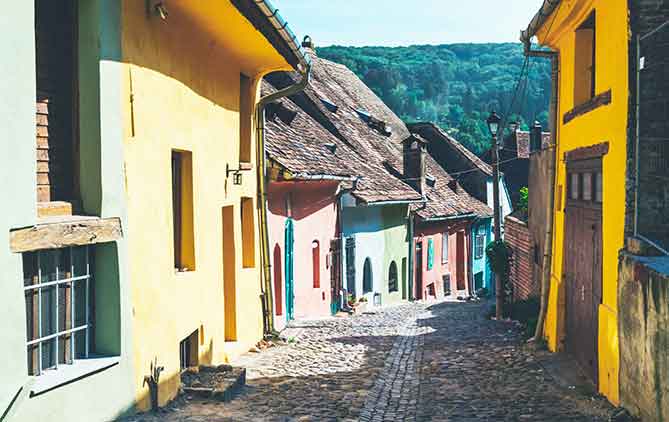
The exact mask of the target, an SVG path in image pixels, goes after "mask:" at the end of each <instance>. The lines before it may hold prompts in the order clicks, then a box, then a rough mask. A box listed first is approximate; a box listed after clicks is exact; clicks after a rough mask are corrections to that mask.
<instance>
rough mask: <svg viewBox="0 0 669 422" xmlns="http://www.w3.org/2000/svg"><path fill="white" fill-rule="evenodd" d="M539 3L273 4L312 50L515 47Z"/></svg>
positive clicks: (325, 0) (361, 0) (333, 0)
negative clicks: (461, 45)
mask: <svg viewBox="0 0 669 422" xmlns="http://www.w3.org/2000/svg"><path fill="white" fill-rule="evenodd" d="M542 2H543V1H542V0H272V4H273V5H274V6H275V7H277V8H278V9H279V13H280V14H281V16H282V17H283V18H284V19H285V20H286V21H288V25H289V26H290V28H291V29H292V30H293V32H295V34H296V35H297V36H298V37H299V38H300V39H302V37H303V36H304V35H310V36H311V37H312V38H313V41H314V43H315V44H316V46H319V47H324V46H328V45H346V46H370V45H375V46H404V45H412V44H451V43H460V42H467V43H469V42H471V43H482V42H517V41H518V38H519V35H520V30H521V29H524V28H526V27H527V24H528V23H529V22H530V20H531V19H532V16H534V14H535V13H536V12H537V11H538V10H539V8H540V7H541V4H542Z"/></svg>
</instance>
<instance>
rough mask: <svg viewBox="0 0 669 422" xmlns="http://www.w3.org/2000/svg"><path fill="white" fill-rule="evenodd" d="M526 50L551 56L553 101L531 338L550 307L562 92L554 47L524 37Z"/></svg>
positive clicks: (540, 331)
mask: <svg viewBox="0 0 669 422" xmlns="http://www.w3.org/2000/svg"><path fill="white" fill-rule="evenodd" d="M525 54H526V55H528V56H535V57H545V58H550V59H551V102H550V122H549V125H550V132H551V145H550V147H549V151H550V153H549V156H548V160H549V162H548V182H549V183H548V200H547V201H546V231H545V232H544V239H543V250H544V256H543V259H542V262H541V297H540V299H541V307H540V309H539V317H538V321H537V328H536V330H535V332H534V337H533V338H532V341H535V342H536V341H539V340H541V339H542V338H543V336H544V324H545V321H546V313H547V311H548V297H549V295H550V285H551V267H552V259H553V230H554V224H555V207H554V204H555V191H556V189H555V184H556V183H557V178H556V162H555V160H556V151H557V142H558V136H557V132H558V118H557V116H558V95H559V94H558V93H559V71H560V56H559V55H558V53H557V52H555V51H533V50H532V49H531V46H530V42H529V40H527V41H525Z"/></svg>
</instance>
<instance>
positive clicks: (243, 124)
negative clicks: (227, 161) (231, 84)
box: [239, 74, 253, 163]
mask: <svg viewBox="0 0 669 422" xmlns="http://www.w3.org/2000/svg"><path fill="white" fill-rule="evenodd" d="M251 98H252V93H251V79H250V78H249V77H248V76H246V75H242V74H240V75H239V161H240V162H243V163H250V162H251V121H252V114H253V101H251Z"/></svg>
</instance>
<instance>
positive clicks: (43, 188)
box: [35, 0, 79, 202]
mask: <svg viewBox="0 0 669 422" xmlns="http://www.w3.org/2000/svg"><path fill="white" fill-rule="evenodd" d="M76 5H77V2H75V1H71V0H69V1H63V2H54V1H50V0H37V1H36V2H35V58H36V63H35V65H36V72H37V75H36V76H37V77H36V82H37V85H36V94H37V95H36V106H37V107H36V110H37V115H36V116H35V117H36V123H37V127H36V132H37V201H39V202H47V201H72V200H74V199H77V198H76V197H77V196H78V192H75V185H76V182H75V180H76V179H77V169H78V164H77V163H76V162H75V158H76V157H77V155H78V154H77V136H76V132H77V126H78V119H79V116H78V113H76V111H77V110H78V106H77V105H78V96H77V82H78V81H77V65H78V61H77V57H78V53H77V42H76V40H77V36H76V33H77V11H76V9H77V8H76Z"/></svg>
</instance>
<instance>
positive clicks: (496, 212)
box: [487, 111, 504, 320]
mask: <svg viewBox="0 0 669 422" xmlns="http://www.w3.org/2000/svg"><path fill="white" fill-rule="evenodd" d="M500 121H501V119H500V117H499V116H498V115H497V113H495V112H494V111H493V112H492V113H491V114H490V117H488V120H487V123H488V128H489V129H490V134H491V135H492V179H493V183H492V192H493V199H492V203H493V224H494V229H495V231H494V235H495V242H498V241H500V240H502V229H501V226H500V223H501V215H500V209H499V145H498V143H497V132H498V130H499V123H500ZM495 300H496V303H495V304H496V306H495V317H496V318H497V320H501V319H502V306H503V305H504V291H503V287H502V275H501V274H498V273H495Z"/></svg>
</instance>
